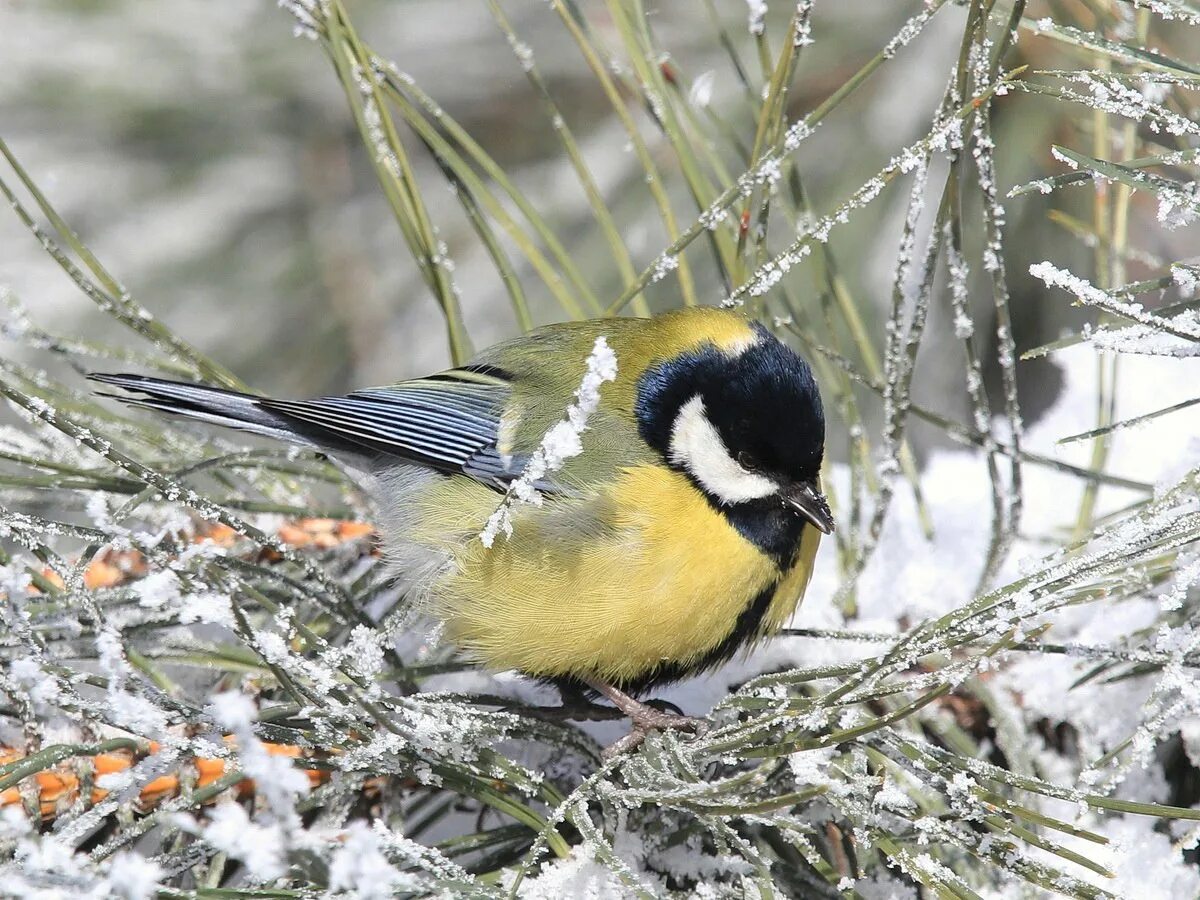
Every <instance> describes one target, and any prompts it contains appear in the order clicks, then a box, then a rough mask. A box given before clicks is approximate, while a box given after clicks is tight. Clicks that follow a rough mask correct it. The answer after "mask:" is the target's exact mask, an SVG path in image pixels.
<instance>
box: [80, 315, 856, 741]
mask: <svg viewBox="0 0 1200 900" xmlns="http://www.w3.org/2000/svg"><path fill="white" fill-rule="evenodd" d="M598 338H604V340H605V342H606V343H607V345H608V346H609V347H610V348H611V351H612V352H613V353H614V354H615V358H616V367H617V371H616V376H615V379H614V380H613V381H612V382H611V383H609V384H603V385H601V387H600V396H599V402H598V405H597V406H596V408H595V410H594V411H593V412H592V413H591V415H590V417H589V418H588V421H587V428H586V430H585V431H583V432H582V433H581V434H580V443H581V449H582V452H580V453H579V454H578V455H577V456H574V457H572V458H570V459H567V460H566V461H565V462H564V463H563V465H562V467H561V468H560V469H559V470H557V471H554V472H548V473H546V474H545V475H544V476H543V477H542V478H541V479H540V480H539V481H538V482H537V483H536V485H535V487H536V490H537V493H538V495H539V497H538V499H539V500H540V501H541V502H540V503H538V504H515V505H513V506H512V508H511V533H508V534H505V535H500V536H498V538H497V540H495V542H494V543H493V542H491V541H487V542H485V541H484V540H481V538H480V535H481V534H482V531H483V529H484V528H485V526H486V523H487V521H488V520H489V518H490V517H491V516H492V515H493V514H494V512H495V511H496V509H497V508H498V506H499V504H501V503H502V502H504V500H505V496H506V492H508V491H510V489H511V488H512V486H513V485H514V482H516V481H517V480H518V479H520V478H521V475H522V472H523V471H524V469H525V467H526V466H527V465H528V463H529V461H530V459H531V458H532V456H533V455H534V453H535V452H536V450H537V448H538V447H539V445H540V442H541V441H542V439H543V437H544V435H545V434H546V432H547V431H548V430H549V429H550V428H551V427H552V426H553V425H554V424H555V422H557V421H561V420H562V419H563V416H564V411H565V410H566V409H567V407H568V406H569V405H570V404H571V402H572V400H573V395H574V393H575V392H576V390H577V388H578V386H579V382H580V376H581V374H582V372H583V369H584V366H585V360H586V359H587V358H588V355H589V351H590V350H591V349H592V348H593V347H594V345H595V342H596V340H597V339H598ZM88 377H89V378H91V379H92V380H94V381H96V382H100V383H103V384H105V385H110V386H114V387H118V388H121V389H123V390H124V391H126V392H128V394H132V395H134V396H126V395H112V394H107V395H106V396H110V397H111V396H116V397H117V398H118V399H121V400H123V401H125V402H126V403H130V404H133V405H136V406H140V407H145V408H149V409H153V410H157V411H160V412H165V413H172V414H176V415H179V416H184V417H187V418H190V419H194V420H199V421H201V422H206V423H210V424H213V425H220V426H227V427H230V428H235V429H241V430H242V431H246V432H251V433H253V434H257V435H264V436H267V437H270V438H275V439H280V440H283V441H288V442H292V443H298V444H302V445H307V446H311V447H315V448H318V449H319V450H321V451H323V452H326V453H328V454H330V455H331V456H333V457H335V458H338V459H341V460H343V461H345V462H346V464H347V465H350V466H351V467H354V468H357V469H360V470H362V471H363V472H365V473H366V474H367V476H368V478H367V483H368V484H369V485H370V488H369V490H370V492H371V493H372V494H373V499H374V501H375V503H376V505H377V508H378V510H379V517H380V519H379V523H378V526H379V530H380V534H381V539H382V542H383V544H384V555H385V557H386V558H387V559H388V560H389V564H390V565H391V566H392V567H393V569H394V571H395V572H396V574H397V577H399V578H401V579H402V580H403V583H404V584H405V586H406V589H407V590H409V591H410V593H411V595H412V596H414V597H416V598H418V600H419V602H420V604H421V607H422V608H424V609H425V610H427V611H429V612H430V613H431V614H432V615H433V616H434V617H435V618H436V619H438V620H440V622H441V623H442V624H443V626H444V628H443V633H444V634H445V636H446V638H448V639H449V641H450V642H451V643H452V644H454V645H455V646H456V647H457V648H458V649H459V650H460V651H461V652H463V653H464V654H466V655H467V656H468V657H469V658H472V659H474V660H476V661H478V662H479V663H481V664H482V665H483V666H484V667H486V668H487V669H490V670H493V671H511V670H516V671H518V672H520V673H522V674H524V675H526V676H530V677H532V678H534V679H537V680H541V681H544V682H549V683H552V684H555V685H557V686H559V687H560V688H562V689H563V691H564V697H566V696H567V693H566V692H567V691H572V692H576V693H575V695H576V696H578V692H583V693H584V694H585V695H586V696H588V697H590V698H597V697H600V696H603V697H605V698H607V699H608V700H609V701H610V702H611V703H612V704H613V705H614V706H616V707H617V709H618V710H619V711H620V712H621V713H622V714H623V715H625V716H627V717H628V718H629V719H630V721H631V723H632V731H631V734H630V735H629V743H628V744H627V745H628V746H632V745H634V744H636V743H637V742H640V740H641V739H642V738H643V737H644V736H645V735H646V734H648V733H649V732H650V731H651V730H654V729H664V728H677V729H683V730H691V731H697V730H698V729H700V728H702V727H703V726H704V722H703V720H698V719H692V718H690V717H687V716H684V715H681V714H675V713H669V712H667V711H666V710H663V709H660V708H658V707H655V706H651V705H649V704H648V703H645V702H642V700H640V699H639V698H640V697H643V696H644V695H646V694H647V693H649V692H651V691H653V690H654V689H656V688H659V687H662V686H664V685H667V684H670V683H672V682H675V681H679V680H682V679H685V678H688V677H691V676H693V675H697V674H699V673H702V672H705V671H707V670H711V669H714V668H716V667H718V666H720V665H722V664H724V663H726V662H728V661H729V660H730V659H732V658H733V657H734V656H735V655H736V654H737V653H738V652H739V651H741V650H743V649H746V648H750V647H753V646H754V645H756V644H758V643H759V642H760V641H762V640H763V639H765V638H766V637H768V636H769V635H771V634H773V633H775V632H777V631H778V630H779V629H780V628H782V627H783V625H784V624H785V623H786V622H787V621H788V620H789V619H790V618H791V616H792V614H793V613H794V612H795V610H796V608H797V606H798V605H799V603H800V601H801V599H802V597H803V595H804V593H805V590H806V588H807V586H808V583H809V580H810V577H811V575H812V571H813V564H814V559H815V556H816V552H817V547H818V544H819V541H820V538H821V536H822V535H828V534H831V533H832V532H833V531H834V519H833V515H832V513H831V511H830V507H829V504H828V502H827V501H826V498H825V496H824V495H823V494H822V492H821V487H820V474H821V466H822V461H823V459H824V452H825V420H824V413H823V409H822V405H821V396H820V392H819V389H818V386H817V383H816V380H815V378H814V376H813V373H812V370H811V368H810V367H809V365H808V363H807V362H806V361H805V360H804V359H803V358H802V357H801V356H800V355H799V354H798V353H796V352H795V351H794V350H792V349H791V348H790V347H788V346H787V345H786V344H785V343H784V342H782V341H781V340H779V339H778V338H777V337H776V336H775V335H774V334H772V333H771V331H770V330H769V329H768V328H766V327H765V326H764V325H763V324H762V323H761V322H758V321H756V320H752V319H750V318H747V317H745V316H743V315H742V314H741V313H740V312H739V311H736V310H730V309H721V308H715V307H687V308H683V309H678V310H673V311H670V312H665V313H660V314H658V315H656V316H651V317H645V318H634V317H618V318H600V319H591V320H585V321H574V322H564V323H558V324H552V325H547V326H543V327H541V328H538V329H535V330H532V331H530V332H528V333H526V334H525V335H523V336H521V337H517V338H515V339H512V340H509V341H507V342H503V343H500V344H497V345H495V346H493V347H491V348H490V349H488V350H485V351H483V352H482V353H480V354H478V355H477V356H476V357H475V358H474V359H472V360H471V361H470V362H468V363H466V364H464V365H461V366H458V367H455V368H451V369H448V370H446V371H443V372H439V373H437V374H434V375H430V376H427V377H423V378H415V379H412V380H408V381H402V382H399V383H397V384H392V385H387V386H383V387H375V388H369V389H363V390H356V391H353V392H351V393H349V394H346V395H344V396H328V397H319V398H316V399H309V400H278V399H271V398H268V397H263V396H258V395H254V394H248V393H241V392H237V391H231V390H225V389H222V388H216V387H210V386H206V385H202V384H197V383H186V382H178V381H169V380H165V379H160V378H154V377H148V376H142V375H132V374H106V373H93V374H91V375H89V376H88ZM485 543H487V544H491V545H490V546H485Z"/></svg>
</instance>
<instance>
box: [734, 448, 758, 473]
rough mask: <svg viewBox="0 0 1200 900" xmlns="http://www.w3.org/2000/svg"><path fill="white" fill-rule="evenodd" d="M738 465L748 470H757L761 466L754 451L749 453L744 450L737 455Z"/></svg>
mask: <svg viewBox="0 0 1200 900" xmlns="http://www.w3.org/2000/svg"><path fill="white" fill-rule="evenodd" d="M737 461H738V465H739V466H741V467H742V468H743V469H745V470H746V471H747V472H757V471H758V470H759V468H760V466H759V462H758V459H757V457H755V456H754V454H752V453H747V452H746V451H745V450H743V451H742V452H741V453H739V454H738V457H737Z"/></svg>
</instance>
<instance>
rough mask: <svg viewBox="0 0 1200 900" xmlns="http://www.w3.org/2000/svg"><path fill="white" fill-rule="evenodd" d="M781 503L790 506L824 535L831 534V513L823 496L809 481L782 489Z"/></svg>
mask: <svg viewBox="0 0 1200 900" xmlns="http://www.w3.org/2000/svg"><path fill="white" fill-rule="evenodd" d="M783 503H784V505H785V506H790V507H791V508H792V509H794V510H796V512H798V513H800V515H802V516H804V518H806V519H808V521H810V522H812V523H813V524H814V525H816V526H817V528H819V529H820V530H821V532H822V533H824V534H833V513H832V512H830V510H829V503H828V501H826V499H825V495H824V494H822V493H821V492H820V491H819V490H817V486H816V484H814V483H813V482H811V481H801V482H797V483H796V484H792V485H789V486H788V487H786V488H784V489H783Z"/></svg>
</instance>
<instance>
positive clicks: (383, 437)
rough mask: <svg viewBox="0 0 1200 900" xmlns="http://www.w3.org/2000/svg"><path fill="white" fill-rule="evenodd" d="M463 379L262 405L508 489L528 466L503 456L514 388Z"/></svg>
mask: <svg viewBox="0 0 1200 900" xmlns="http://www.w3.org/2000/svg"><path fill="white" fill-rule="evenodd" d="M462 376H463V377H459V374H458V370H452V371H450V372H446V373H442V374H440V375H437V376H434V377H431V378H422V379H417V380H414V381H406V382H401V383H400V384H396V385H391V386H388V387H379V388H369V389H366V390H360V391H355V392H353V393H351V394H347V395H346V396H344V397H319V398H317V399H314V400H267V399H263V400H260V401H258V402H259V403H260V404H261V405H262V406H263V407H264V408H265V409H268V410H270V411H271V412H274V413H278V414H280V415H282V416H285V417H287V418H290V419H294V420H296V421H298V422H302V423H304V424H305V425H308V426H315V427H317V428H319V429H322V430H324V431H327V432H329V433H330V434H331V435H335V436H337V437H339V438H341V439H343V440H346V441H350V442H353V443H355V444H358V445H359V446H362V447H364V448H366V449H370V450H374V451H376V452H379V453H383V454H387V455H391V456H398V457H401V458H403V459H409V460H412V461H413V462H417V463H421V464H423V465H428V466H432V467H434V468H437V469H441V470H442V471H448V472H457V473H462V474H465V475H468V476H470V477H472V478H475V479H477V480H479V481H482V482H484V483H486V484H489V485H492V486H494V487H503V486H504V485H507V484H508V482H510V481H512V480H513V479H514V478H516V477H517V476H518V475H520V473H521V470H522V469H523V468H524V466H525V462H526V460H527V456H525V455H520V456H516V457H510V456H507V455H504V454H502V453H500V451H499V448H498V444H499V440H500V418H501V415H502V414H503V412H504V408H505V405H506V402H507V401H508V398H509V395H510V393H511V386H510V385H509V384H508V382H506V381H504V380H503V379H501V378H497V377H494V376H491V375H480V374H478V373H472V372H463V373H462ZM539 487H541V488H543V489H549V488H551V486H550V485H539Z"/></svg>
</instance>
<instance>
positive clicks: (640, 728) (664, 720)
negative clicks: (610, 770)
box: [604, 707, 709, 759]
mask: <svg viewBox="0 0 1200 900" xmlns="http://www.w3.org/2000/svg"><path fill="white" fill-rule="evenodd" d="M647 709H650V708H649V707H647ZM650 713H651V714H645V713H643V714H639V715H634V716H630V720H631V721H632V722H633V730H632V731H630V732H629V734H627V735H625V737H623V738H621V739H620V740H619V741H617V742H616V743H615V744H613V745H612V746H611V747H608V748H606V749H605V751H604V758H605V759H612V758H614V757H617V756H623V755H624V754H626V753H632V752H633V751H634V750H636V749H637V748H638V747H640V746H641V745H642V742H643V741H645V740H646V738H647V737H648V736H649V734H650V732H652V731H687V732H690V733H691V734H693V735H695V736H696V737H704V735H705V734H707V733H708V729H709V722H708V720H707V719H697V718H694V717H693V716H679V715H675V714H673V713H665V712H661V711H659V710H652V709H650Z"/></svg>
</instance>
